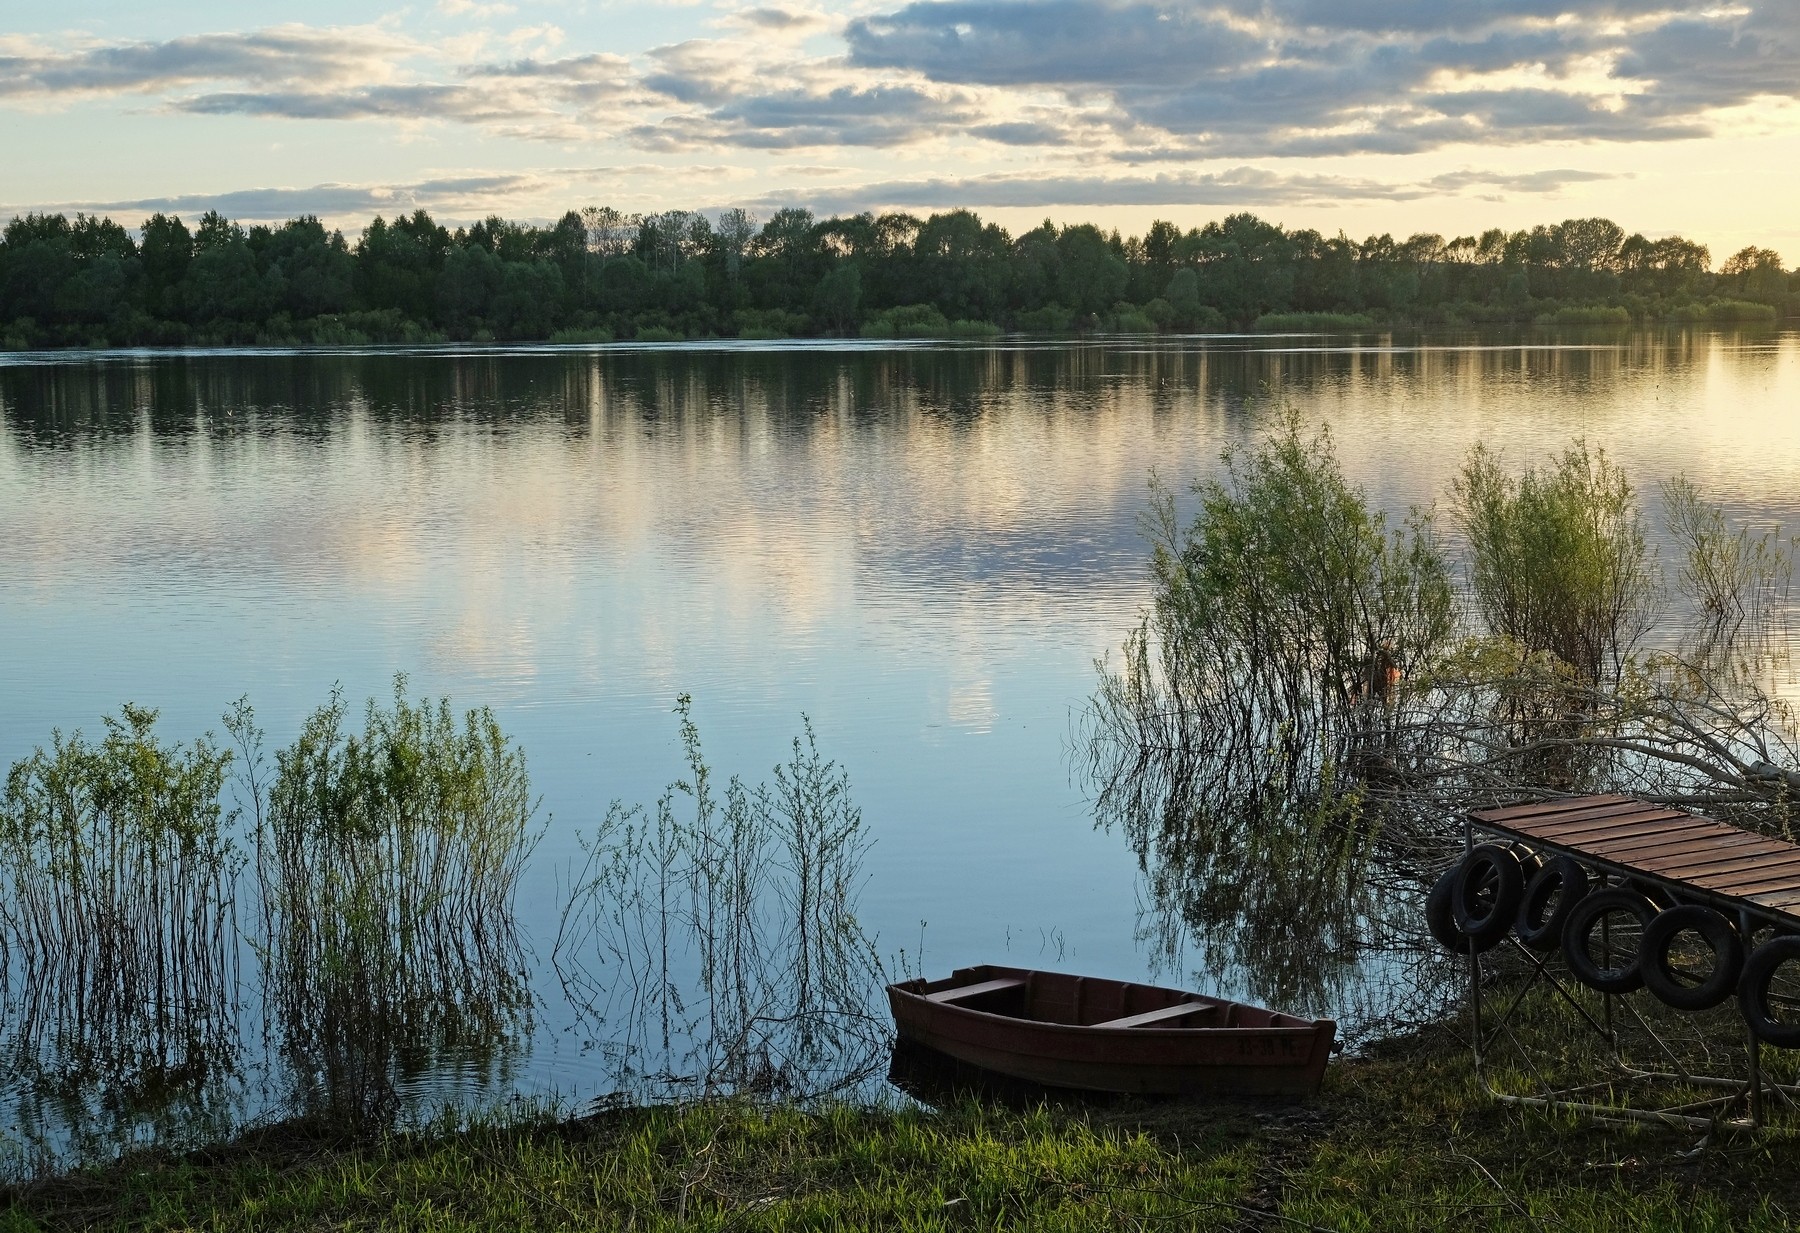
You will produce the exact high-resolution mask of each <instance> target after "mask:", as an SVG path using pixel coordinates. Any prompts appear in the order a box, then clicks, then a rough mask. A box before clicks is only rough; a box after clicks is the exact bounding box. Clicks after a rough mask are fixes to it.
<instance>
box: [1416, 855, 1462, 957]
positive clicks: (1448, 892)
mask: <svg viewBox="0 0 1800 1233" xmlns="http://www.w3.org/2000/svg"><path fill="white" fill-rule="evenodd" d="M1461 877H1462V864H1461V862H1458V863H1457V864H1454V865H1452V866H1450V868H1448V869H1446V870H1444V872H1443V874H1442V875H1440V876H1439V878H1438V880H1437V881H1436V882H1435V883H1433V884H1432V887H1431V893H1430V894H1429V895H1427V896H1425V928H1427V929H1429V930H1430V931H1431V936H1432V937H1433V938H1434V939H1436V940H1437V944H1438V945H1439V946H1442V947H1443V948H1444V949H1445V950H1447V951H1449V952H1450V953H1451V954H1454V955H1466V954H1468V953H1469V939H1468V938H1466V937H1465V936H1463V932H1462V930H1460V929H1458V928H1457V927H1456V917H1455V915H1454V914H1453V913H1452V912H1451V911H1450V896H1452V895H1454V894H1455V893H1456V884H1457V881H1458V880H1459V879H1460V878H1461Z"/></svg>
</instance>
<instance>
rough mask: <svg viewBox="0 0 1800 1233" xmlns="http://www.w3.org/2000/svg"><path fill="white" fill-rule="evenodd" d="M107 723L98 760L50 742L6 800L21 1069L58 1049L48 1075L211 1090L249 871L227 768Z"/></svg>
mask: <svg viewBox="0 0 1800 1233" xmlns="http://www.w3.org/2000/svg"><path fill="white" fill-rule="evenodd" d="M104 723H105V727H106V734H105V736H104V737H103V738H102V739H101V740H100V742H99V743H98V744H95V743H93V742H91V741H89V740H87V739H86V738H84V737H83V736H82V734H81V733H80V732H76V733H75V734H74V735H73V736H70V737H68V738H66V739H65V738H64V737H63V736H62V734H61V733H56V734H54V735H53V738H52V743H51V747H50V749H49V750H48V751H46V750H44V749H38V750H37V751H35V752H34V753H33V754H32V755H31V756H30V757H28V758H25V759H23V760H21V761H19V762H17V763H15V764H14V765H13V767H12V770H11V772H10V773H9V774H8V776H7V779H6V790H5V796H4V799H0V939H4V946H5V950H6V957H7V960H8V963H7V967H8V974H9V976H11V977H12V978H13V979H15V980H17V981H19V982H20V983H19V984H18V985H16V986H15V988H14V990H13V991H14V993H15V994H16V995H18V996H19V997H20V999H21V1001H22V1006H21V1007H20V1008H19V1009H18V1010H17V1012H16V1013H17V1018H16V1020H15V1028H16V1030H17V1031H18V1033H19V1034H20V1036H21V1037H23V1041H22V1043H23V1044H24V1045H25V1046H27V1047H26V1050H25V1053H26V1055H28V1056H30V1057H40V1058H41V1057H43V1056H44V1055H43V1054H42V1053H41V1051H40V1050H39V1049H38V1048H37V1046H40V1045H44V1044H49V1045H51V1046H52V1047H53V1051H54V1056H53V1057H52V1058H50V1059H48V1060H50V1061H51V1063H52V1064H53V1065H55V1066H59V1067H65V1068H66V1067H72V1068H73V1069H74V1070H75V1071H78V1072H82V1073H85V1074H87V1075H88V1076H89V1077H101V1078H105V1079H107V1080H108V1081H110V1082H112V1083H115V1084H125V1085H130V1084H133V1083H135V1082H140V1081H141V1082H146V1083H153V1082H156V1081H158V1080H159V1079H161V1078H167V1077H170V1075H171V1074H172V1073H174V1072H181V1073H185V1074H189V1075H202V1074H205V1073H207V1072H209V1071H210V1070H212V1069H213V1068H215V1067H216V1066H217V1065H218V1064H220V1063H224V1062H226V1061H228V1058H229V1055H230V1053H231V1052H232V1048H231V1046H232V1043H233V1042H234V1041H235V1036H234V1034H233V1033H232V1031H231V1028H232V1022H233V1021H232V1018H231V1013H230V1004H231V1003H230V999H231V996H232V993H233V991H234V990H235V987H236V980H237V967H236V961H237V935H236V908H235V885H236V878H237V874H238V871H239V870H240V869H241V868H242V865H243V861H244V857H243V854H242V851H241V849H240V848H239V846H238V845H237V843H235V842H234V841H233V839H232V837H231V831H232V828H233V825H234V821H235V819H234V817H233V816H232V815H228V814H226V813H225V812H224V811H223V809H222V808H221V805H220V802H219V792H220V788H221V787H222V785H223V783H224V779H225V774H226V769H227V767H228V766H229V765H230V762H231V758H232V755H231V754H230V753H229V752H228V751H225V750H222V749H220V748H218V747H217V746H216V745H215V744H214V743H213V742H212V740H211V739H210V738H202V739H201V740H198V741H195V742H194V743H193V744H192V745H190V746H188V747H187V748H185V749H183V748H181V747H179V746H176V745H171V744H166V743H164V742H163V741H161V740H160V739H158V737H157V735H156V732H155V723H156V712H155V711H153V710H147V709H145V708H143V707H137V706H132V705H129V704H127V705H126V706H124V707H122V708H121V710H120V713H119V715H118V716H117V717H110V716H109V717H107V718H106V719H105V720H104ZM19 1060H20V1061H21V1062H23V1061H24V1060H25V1058H23V1057H22V1058H20V1059H19ZM70 1077H72V1078H73V1077H78V1076H76V1075H71V1076H70Z"/></svg>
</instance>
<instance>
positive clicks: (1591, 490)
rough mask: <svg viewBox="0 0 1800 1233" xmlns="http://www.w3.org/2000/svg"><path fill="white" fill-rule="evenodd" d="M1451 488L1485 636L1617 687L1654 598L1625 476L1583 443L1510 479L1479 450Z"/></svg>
mask: <svg viewBox="0 0 1800 1233" xmlns="http://www.w3.org/2000/svg"><path fill="white" fill-rule="evenodd" d="M1453 491H1454V499H1455V503H1456V512H1457V516H1458V519H1459V521H1460V522H1461V524H1462V530H1463V533H1464V534H1465V535H1466V536H1467V537H1468V543H1469V558H1470V561H1469V581H1470V589H1471V592H1472V595H1473V598H1474V601H1475V608H1476V611H1477V613H1478V614H1479V616H1480V617H1481V619H1482V620H1483V622H1484V623H1485V624H1486V626H1487V628H1488V631H1489V632H1490V633H1492V634H1495V635H1499V636H1501V637H1504V638H1507V639H1510V640H1511V641H1513V642H1514V643H1516V644H1517V645H1519V646H1521V647H1523V648H1524V649H1525V650H1527V651H1531V652H1548V653H1549V654H1552V655H1554V656H1556V657H1557V658H1558V659H1560V660H1561V661H1562V662H1563V663H1565V664H1568V665H1569V666H1570V667H1571V668H1573V669H1574V670H1575V671H1576V672H1578V673H1579V674H1580V675H1581V676H1582V678H1583V679H1585V680H1586V681H1588V682H1590V683H1594V684H1598V683H1600V682H1602V681H1606V680H1617V679H1618V676H1619V672H1620V670H1621V668H1622V666H1623V663H1624V659H1625V656H1626V655H1627V654H1629V652H1630V650H1631V648H1632V647H1633V646H1634V645H1635V644H1636V642H1637V641H1638V639H1639V638H1641V637H1642V636H1643V634H1644V633H1645V631H1646V630H1648V628H1649V626H1650V622H1651V619H1652V616H1653V614H1654V610H1655V604H1656V598H1657V581H1656V571H1655V566H1654V565H1653V563H1652V562H1651V561H1650V559H1649V555H1648V551H1647V548H1646V546H1645V540H1644V531H1643V526H1642V515H1641V512H1640V510H1639V508H1638V502H1637V495H1636V493H1635V492H1634V491H1633V490H1632V487H1631V483H1630V481H1628V480H1627V479H1626V478H1625V475H1624V473H1623V472H1622V471H1620V470H1619V468H1618V467H1616V466H1614V465H1613V464H1612V463H1611V462H1609V461H1608V460H1607V457H1606V454H1605V452H1604V451H1598V450H1596V451H1594V452H1592V453H1590V452H1589V451H1588V448H1587V446H1586V445H1585V444H1583V443H1579V442H1578V443H1576V444H1575V445H1573V446H1571V447H1570V448H1569V449H1567V450H1565V451H1564V452H1563V453H1562V454H1561V455H1559V456H1558V457H1556V458H1555V459H1553V460H1552V462H1551V464H1550V465H1549V466H1548V467H1546V468H1544V469H1542V470H1538V469H1535V468H1527V469H1526V470H1525V471H1524V472H1523V473H1521V474H1519V475H1516V476H1514V475H1509V474H1507V473H1506V472H1505V471H1503V470H1502V469H1501V467H1500V463H1499V460H1498V459H1497V458H1496V457H1495V455H1494V454H1493V453H1492V452H1491V451H1489V450H1488V449H1487V447H1486V446H1483V445H1478V446H1476V447H1475V449H1474V450H1472V451H1471V452H1470V454H1469V457H1468V459H1467V461H1466V462H1465V463H1464V464H1463V470H1462V474H1461V475H1460V476H1459V477H1458V478H1457V480H1456V483H1455V485H1454V489H1453Z"/></svg>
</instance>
